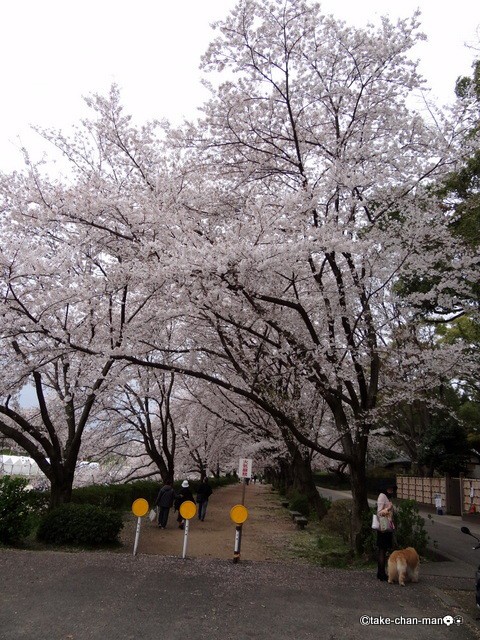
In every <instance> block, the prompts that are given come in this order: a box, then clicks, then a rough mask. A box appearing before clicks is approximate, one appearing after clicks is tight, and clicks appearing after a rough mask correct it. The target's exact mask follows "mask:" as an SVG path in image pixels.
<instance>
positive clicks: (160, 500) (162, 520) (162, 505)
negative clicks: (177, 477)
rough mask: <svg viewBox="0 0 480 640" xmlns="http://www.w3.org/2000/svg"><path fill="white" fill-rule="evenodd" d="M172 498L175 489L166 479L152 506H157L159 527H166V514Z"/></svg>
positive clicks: (168, 511)
mask: <svg viewBox="0 0 480 640" xmlns="http://www.w3.org/2000/svg"><path fill="white" fill-rule="evenodd" d="M174 500H175V491H174V489H173V487H172V481H171V480H166V481H165V484H164V485H163V487H162V488H161V489H160V491H159V492H158V496H157V497H156V499H155V502H154V506H156V507H158V526H159V527H160V529H165V528H166V527H167V521H168V514H169V513H170V509H171V508H172V506H173V501H174Z"/></svg>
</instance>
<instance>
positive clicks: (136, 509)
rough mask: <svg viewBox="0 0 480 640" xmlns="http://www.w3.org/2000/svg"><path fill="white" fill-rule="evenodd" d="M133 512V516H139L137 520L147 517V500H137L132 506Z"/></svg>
mask: <svg viewBox="0 0 480 640" xmlns="http://www.w3.org/2000/svg"><path fill="white" fill-rule="evenodd" d="M132 511H133V515H134V516H137V518H141V517H142V516H146V515H147V513H148V502H147V501H146V500H145V498H137V499H136V500H135V502H134V503H133V504H132Z"/></svg>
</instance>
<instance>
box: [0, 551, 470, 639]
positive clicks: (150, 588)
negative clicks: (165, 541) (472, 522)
mask: <svg viewBox="0 0 480 640" xmlns="http://www.w3.org/2000/svg"><path fill="white" fill-rule="evenodd" d="M0 575H1V576H2V580H1V581H0V638H1V640H110V639H112V640H113V639H115V640H134V639H137V638H141V639H142V640H163V639H167V638H168V640H184V639H185V638H188V640H205V639H208V640H234V639H236V638H239V639H241V640H249V639H258V640H283V639H285V640H286V639H287V638H288V639H290V638H295V640H357V639H360V640H363V639H368V640H371V639H372V638H374V639H375V638H379V639H380V638H381V639H382V640H384V639H385V638H392V639H395V640H407V639H408V640H410V638H412V637H415V638H419V639H421V640H430V639H431V638H432V637H435V639H436V640H437V639H438V640H453V639H455V640H475V639H476V638H477V639H478V637H479V636H478V626H476V624H475V622H472V621H469V620H464V622H463V623H462V624H459V625H457V624H450V623H451V621H452V620H453V619H454V618H455V616H456V615H457V613H458V612H457V610H456V609H455V608H454V607H452V606H450V605H449V604H448V602H446V601H445V600H442V599H440V598H438V597H437V594H436V593H435V592H434V591H432V589H431V587H430V582H431V580H430V581H429V580H426V579H425V580H422V581H421V582H420V583H419V584H416V585H407V586H406V587H400V586H398V585H388V584H387V583H385V582H382V583H381V582H379V581H378V580H376V578H375V575H374V572H373V571H342V570H339V569H321V568H318V567H312V566H302V565H299V564H288V563H286V564H280V563H278V564H275V563H271V562H268V563H267V562H246V561H244V560H242V561H241V562H240V563H239V564H236V565H234V564H233V563H232V562H231V561H221V560H200V559H197V560H193V559H188V560H181V559H180V558H178V557H175V558H174V557H170V558H169V557H159V556H156V557H152V556H141V555H140V556H137V557H136V558H134V557H133V556H131V555H126V554H120V553H117V554H115V553H104V552H98V553H85V552H84V553H63V552H43V551H41V552H30V551H15V550H4V551H2V552H0ZM446 615H449V616H450V615H451V618H447V619H446V622H447V624H444V623H443V618H444V616H446ZM362 616H367V620H366V621H367V622H370V621H371V618H373V622H381V621H383V622H384V623H385V621H386V618H391V619H392V620H393V621H394V622H397V623H400V622H403V623H404V624H388V625H386V624H383V625H382V626H380V625H372V624H369V625H368V624H367V625H365V624H364V625H362V624H361V623H360V618H361V617H362ZM426 616H428V617H429V618H430V620H429V621H428V624H427V621H425V623H423V618H425V617H426ZM414 618H419V619H420V620H422V624H417V625H416V626H415V628H414V629H412V624H411V622H412V621H413V619H414ZM395 619H396V620H395ZM432 619H433V620H432ZM364 622H365V620H364ZM439 622H440V624H438V623H439ZM432 623H433V624H432Z"/></svg>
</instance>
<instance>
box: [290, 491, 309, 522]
mask: <svg viewBox="0 0 480 640" xmlns="http://www.w3.org/2000/svg"><path fill="white" fill-rule="evenodd" d="M288 506H289V509H290V511H298V512H299V513H301V514H302V516H305V517H306V518H308V516H309V515H310V505H309V503H308V498H307V496H303V495H301V494H300V493H296V492H293V493H292V494H291V496H290V499H289V505H288Z"/></svg>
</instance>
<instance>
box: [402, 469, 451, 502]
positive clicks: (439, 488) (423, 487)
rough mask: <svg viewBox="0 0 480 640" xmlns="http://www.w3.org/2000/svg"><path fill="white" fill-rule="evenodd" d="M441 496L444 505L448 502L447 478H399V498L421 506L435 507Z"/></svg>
mask: <svg viewBox="0 0 480 640" xmlns="http://www.w3.org/2000/svg"><path fill="white" fill-rule="evenodd" d="M437 496H440V497H441V499H442V505H446V502H447V490H446V479H445V478H420V477H411V476H397V497H398V498H403V499H404V500H415V501H416V502H419V503H421V504H428V505H432V506H433V507H435V498H436V497H437Z"/></svg>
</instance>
